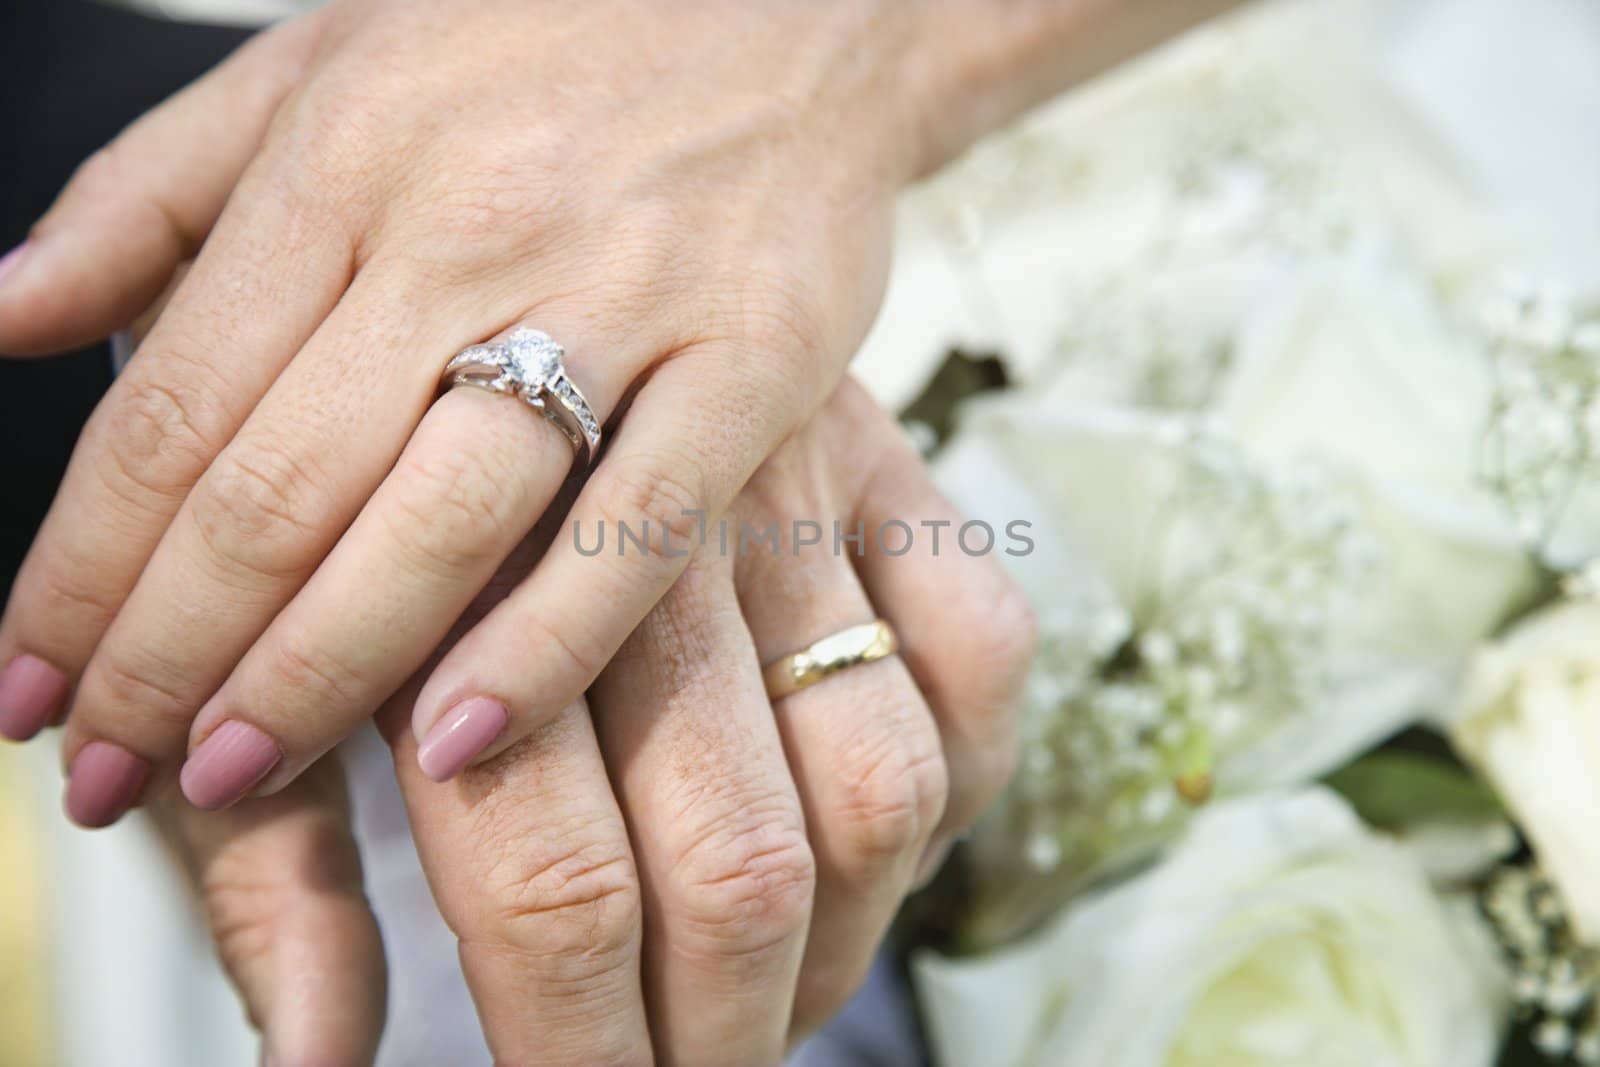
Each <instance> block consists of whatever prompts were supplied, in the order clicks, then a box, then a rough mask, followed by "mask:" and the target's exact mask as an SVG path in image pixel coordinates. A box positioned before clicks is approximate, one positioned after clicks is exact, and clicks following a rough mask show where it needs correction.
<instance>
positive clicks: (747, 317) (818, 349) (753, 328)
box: [743, 275, 828, 367]
mask: <svg viewBox="0 0 1600 1067" xmlns="http://www.w3.org/2000/svg"><path fill="white" fill-rule="evenodd" d="M751 292H752V293H753V295H752V296H751V297H749V298H748V299H747V301H746V303H745V306H744V309H743V327H744V329H743V333H744V337H745V339H746V341H747V342H748V343H749V344H751V345H752V346H753V347H754V348H755V350H756V351H758V352H769V353H772V352H782V353H786V354H792V355H794V356H807V357H812V356H815V357H818V358H820V357H821V355H822V353H823V352H824V350H825V349H826V348H827V337H828V332H827V329H826V327H825V326H824V323H825V322H827V316H826V315H825V314H824V313H823V308H822V303H821V301H820V300H819V299H818V298H817V295H816V294H815V293H813V292H812V291H811V290H810V289H809V288H808V287H806V286H805V285H803V284H801V283H800V282H799V281H798V280H796V279H793V278H790V277H789V276H787V275H785V276H782V277H774V278H769V279H767V280H766V281H765V282H760V283H757V285H756V286H755V287H754V288H753V289H752V290H751ZM805 365H806V366H808V367H810V366H815V365H816V363H815V362H814V361H808V362H806V364H805Z"/></svg>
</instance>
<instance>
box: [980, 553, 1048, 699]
mask: <svg viewBox="0 0 1600 1067" xmlns="http://www.w3.org/2000/svg"><path fill="white" fill-rule="evenodd" d="M981 631H982V632H981V633H980V634H979V635H978V636H979V648H980V650H981V652H982V654H983V655H984V658H985V659H987V660H988V661H989V662H990V663H992V664H993V665H994V672H995V675H996V676H997V677H999V678H1001V679H1002V680H1004V681H1005V682H1007V683H1010V684H1011V685H1012V686H1013V687H1014V686H1016V685H1018V684H1020V679H1021V677H1022V676H1023V674H1025V673H1026V671H1027V670H1028V668H1029V667H1030V666H1031V665H1032V664H1033V657H1034V654H1035V652H1036V651H1037V650H1038V646H1039V620H1038V617H1037V616H1036V615H1035V614H1034V610H1033V605H1032V604H1031V603H1030V602H1029V600H1028V597H1027V594H1026V593H1024V592H1023V591H1022V589H1021V587H1020V586H1018V585H1017V583H1016V582H1015V581H1013V580H1011V579H1010V578H1007V579H1006V580H1005V583H1004V585H1003V586H1002V588H1001V590H1000V595H999V596H997V597H995V598H994V600H993V601H992V605H991V608H990V611H989V618H988V620H987V625H985V626H983V627H982V628H981ZM1003 695H1010V694H1003Z"/></svg>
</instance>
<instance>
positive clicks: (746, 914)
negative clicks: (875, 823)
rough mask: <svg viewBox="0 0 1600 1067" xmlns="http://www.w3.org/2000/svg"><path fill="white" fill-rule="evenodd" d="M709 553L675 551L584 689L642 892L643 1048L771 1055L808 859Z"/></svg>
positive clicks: (806, 904) (745, 649) (779, 757)
mask: <svg viewBox="0 0 1600 1067" xmlns="http://www.w3.org/2000/svg"><path fill="white" fill-rule="evenodd" d="M727 571H728V568H727V567H726V566H725V565H724V562H723V561H719V560H709V561H708V560H707V559H706V558H705V557H704V556H702V557H700V558H699V559H697V560H696V561H695V562H693V563H691V564H690V566H689V569H688V571H687V572H685V574H684V576H683V577H682V578H680V579H679V580H678V582H677V584H676V585H674V586H673V588H672V590H671V592H669V593H668V594H667V597H666V598H665V599H664V600H663V601H662V602H661V603H660V604H659V605H658V606H657V608H656V610H655V611H653V612H652V613H651V614H650V615H649V616H648V617H647V618H646V619H645V621H644V622H643V623H642V624H641V625H640V626H639V628H638V629H637V630H636V631H635V632H634V634H633V636H632V637H630V638H629V639H628V641H627V643H626V644H625V645H624V646H623V649H622V651H621V652H620V653H619V654H618V656H617V658H616V660H615V661H614V662H613V664H612V665H611V666H610V667H609V668H607V669H606V670H605V671H604V672H602V673H601V676H600V679H599V681H597V682H596V684H595V687H594V689H593V693H592V699H593V702H594V706H595V717H596V721H597V724H598V727H599V731H600V738H601V744H602V747H603V748H604V750H605V752H606V759H607V763H608V765H609V766H610V768H611V773H612V775H613V777H614V779H615V780H616V784H617V792H618V796H619V798H620V799H621V800H622V802H623V805H624V807H625V809H626V810H627V812H628V820H629V831H630V833H631V834H632V835H633V839H634V849H635V853H636V855H637V858H638V862H639V874H640V882H641V885H642V886H643V889H644V908H645V954H644V980H645V994H646V998H647V1004H648V1010H649V1012H650V1026H651V1032H652V1034H653V1037H654V1041H655V1046H656V1055H657V1059H658V1060H659V1061H660V1062H661V1063H665V1064H692V1065H694V1067H714V1065H716V1064H728V1065H730V1067H748V1065H754V1064H775V1063H777V1062H778V1061H779V1060H780V1059H781V1058H782V1056H783V1049H784V1045H785V1040H786V1035H787V1031H788V1024H789V1011H790V1006H791V1004H792V1002H793V997H794V988H795V980H796V976H797V973H798V971H799V968H800V961H801V955H802V952H803V950H804V948H805V938H806V929H807V924H808V920H809V918H810V914H811V894H812V885H813V861H812V856H811V851H810V848H809V846H808V844H807V841H806V832H805V822H804V818H803V816H802V814H801V809H800V803H799V798H798V797H797V795H796V793H795V786H794V782H793V780H792V779H791V778H790V776H789V771H788V768H787V767H786V766H785V763H784V755H783V748H782V744H781V743H780V741H779V738H778V734H777V730H776V729H775V727H774V725H773V721H772V712H771V710H770V708H769V706H768V704H767V700H766V696H765V694H764V692H763V690H762V685H761V677H760V672H759V669H758V666H757V663H756V659H755V650H754V648H753V647H752V646H751V643H750V636H749V633H748V632H747V631H746V630H745V627H744V622H743V619H742V618H741V617H740V614H739V605H738V602H737V600H736V598H735V597H734V594H733V584H732V577H731V575H730V574H729V573H727Z"/></svg>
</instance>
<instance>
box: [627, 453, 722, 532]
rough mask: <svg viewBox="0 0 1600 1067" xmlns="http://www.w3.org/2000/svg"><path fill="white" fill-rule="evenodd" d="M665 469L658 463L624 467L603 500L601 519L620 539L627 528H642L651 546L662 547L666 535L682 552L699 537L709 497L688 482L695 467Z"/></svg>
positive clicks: (690, 465) (701, 488) (703, 490)
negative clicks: (688, 473) (684, 547)
mask: <svg viewBox="0 0 1600 1067" xmlns="http://www.w3.org/2000/svg"><path fill="white" fill-rule="evenodd" d="M666 466H667V465H666V464H662V463H660V462H659V461H647V462H646V463H643V464H638V463H636V464H623V465H621V466H620V467H619V470H618V472H617V473H616V474H615V475H613V476H612V480H611V484H610V487H609V490H610V491H609V492H608V493H607V494H606V495H605V497H604V499H603V503H602V505H601V512H602V519H603V521H605V522H606V523H607V525H609V526H611V527H612V528H613V529H614V530H617V531H619V536H620V530H621V527H622V526H623V525H626V526H627V527H628V528H629V529H631V530H641V529H642V530H643V531H644V532H645V534H646V535H647V536H648V538H649V540H650V543H651V544H652V545H658V544H662V543H663V542H662V541H661V538H662V537H663V536H664V537H665V538H668V539H670V541H671V544H673V545H676V546H678V547H679V550H681V549H682V547H683V546H685V545H689V544H691V543H693V539H694V538H695V537H697V536H698V535H699V532H700V521H701V516H703V515H704V514H705V511H706V500H707V494H706V492H705V489H704V487H702V486H700V485H696V484H691V483H690V482H689V481H687V480H686V479H685V475H684V473H683V472H684V471H690V470H694V469H696V467H695V466H694V465H693V464H689V465H686V466H683V467H681V468H674V469H671V470H667V469H663V468H664V467H666Z"/></svg>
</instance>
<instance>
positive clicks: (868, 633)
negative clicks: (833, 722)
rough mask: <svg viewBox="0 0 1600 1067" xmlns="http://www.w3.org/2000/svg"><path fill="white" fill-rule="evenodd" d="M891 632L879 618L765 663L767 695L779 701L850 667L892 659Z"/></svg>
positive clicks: (895, 645) (894, 643) (894, 645)
mask: <svg viewBox="0 0 1600 1067" xmlns="http://www.w3.org/2000/svg"><path fill="white" fill-rule="evenodd" d="M899 647H900V642H899V641H898V640H896V639H895V636H894V630H892V629H891V628H890V627H889V624H888V623H886V622H884V621H883V620H882V619H878V620H876V621H874V622H869V623H865V624H863V625H861V626H852V627H850V629H848V630H840V631H839V632H838V633H836V634H830V635H828V636H827V637H824V638H823V639H822V640H820V641H818V642H817V643H816V644H814V645H811V646H810V647H809V648H803V649H801V650H800V651H799V652H794V653H791V654H790V655H787V656H784V657H783V658H782V659H780V660H776V661H774V662H772V663H769V664H767V666H765V667H763V668H762V670H761V676H762V678H764V679H765V680H766V683H767V696H768V697H770V698H772V699H773V700H779V699H782V698H783V697H786V696H789V695H790V694H791V693H798V692H799V691H800V690H802V689H806V688H809V687H810V686H813V685H816V684H817V683H818V682H820V681H822V680H823V679H824V678H828V677H831V676H832V675H835V674H838V673H839V672H840V671H844V670H849V669H850V668H851V667H856V666H860V665H861V664H863V663H872V662H873V661H874V660H880V659H884V658H886V657H888V656H892V655H894V654H895V652H896V651H897V650H898V649H899Z"/></svg>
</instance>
